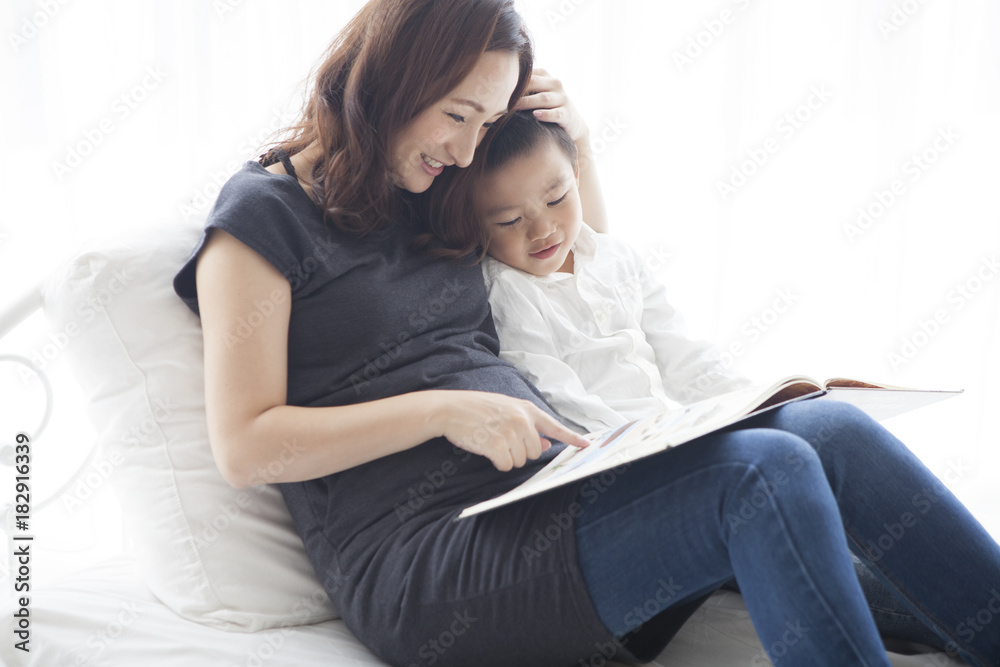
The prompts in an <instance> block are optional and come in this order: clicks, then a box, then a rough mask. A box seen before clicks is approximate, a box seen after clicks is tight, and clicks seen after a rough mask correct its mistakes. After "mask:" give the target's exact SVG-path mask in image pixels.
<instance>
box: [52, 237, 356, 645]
mask: <svg viewBox="0 0 1000 667" xmlns="http://www.w3.org/2000/svg"><path fill="white" fill-rule="evenodd" d="M203 224H204V220H203V219H201V220H197V221H195V222H194V223H193V224H192V223H191V222H185V223H177V222H173V223H172V224H170V225H161V226H158V227H156V228H154V229H150V230H148V231H144V232H143V233H142V234H141V235H140V236H137V237H136V238H132V239H128V240H117V239H116V240H115V241H114V242H112V243H111V244H107V243H105V244H104V245H105V246H106V247H94V248H93V249H90V250H88V251H85V252H82V253H81V254H79V255H77V256H76V257H74V258H73V259H71V260H70V261H68V262H67V263H66V264H64V265H63V266H61V268H60V269H58V270H56V272H55V273H54V274H53V275H52V276H51V277H50V278H49V280H48V281H47V283H46V285H45V314H46V317H47V318H48V320H49V323H50V325H51V327H52V331H53V332H57V333H62V334H65V337H66V339H67V350H68V351H69V354H68V361H69V363H70V366H71V368H72V369H73V373H74V375H75V376H76V379H77V380H78V382H79V383H80V385H81V386H82V388H83V390H84V394H85V395H86V396H87V397H88V406H87V407H88V415H89V417H90V419H91V421H92V422H93V423H94V426H95V428H96V430H97V431H98V434H99V439H100V443H101V447H102V451H101V454H100V459H101V460H102V461H103V463H102V465H103V467H104V469H108V467H109V466H110V467H111V468H112V469H113V472H112V473H111V477H110V480H111V483H112V486H113V488H114V490H115V492H116V494H117V496H118V500H119V502H120V503H121V506H122V511H123V513H124V517H125V522H126V530H127V531H129V534H130V535H131V536H132V537H133V538H134V540H135V543H136V545H137V547H136V548H137V551H138V553H137V556H138V560H139V565H140V569H141V572H142V576H143V579H144V581H145V583H146V585H147V586H148V587H149V588H150V590H151V591H152V592H153V593H154V594H155V595H156V596H157V597H158V598H160V600H162V601H163V602H164V603H165V604H166V605H167V606H168V607H170V608H171V609H173V610H174V611H175V612H177V613H178V614H180V615H181V616H184V617H186V618H189V619H191V620H193V621H198V622H201V623H205V624H207V625H212V626H217V627H222V628H224V629H233V630H240V631H246V632H253V631H256V630H260V629H263V628H272V627H279V626H285V625H302V624H308V623H317V622H320V621H324V620H327V619H331V618H337V617H338V616H339V614H337V611H336V610H335V609H334V607H333V605H332V604H331V602H330V601H329V598H328V597H327V595H326V593H325V591H324V590H323V588H322V586H321V585H320V583H319V581H318V580H317V578H316V575H315V573H314V572H313V569H312V567H311V565H310V564H309V561H308V558H307V557H306V554H305V549H304V548H303V546H302V542H301V540H300V539H299V537H298V535H297V533H296V532H295V528H294V526H293V524H292V519H291V516H290V515H289V513H288V510H287V508H286V507H285V503H284V501H283V499H282V497H281V493H280V492H279V491H278V489H277V487H273V486H257V487H252V488H249V489H243V490H238V489H234V488H232V487H231V486H230V485H229V484H228V483H227V482H226V481H225V480H224V479H223V477H222V475H221V473H220V472H219V470H218V468H217V467H216V465H215V462H214V460H213V458H212V453H211V450H210V448H209V442H208V427H207V425H206V421H205V395H204V364H203V358H202V333H201V324H200V321H199V319H198V316H197V315H195V314H194V313H193V312H191V310H190V309H189V308H188V307H187V306H186V305H184V302H182V301H181V300H180V298H179V297H178V296H177V295H176V293H175V292H174V290H173V283H172V281H173V278H174V275H175V274H176V273H177V271H178V270H179V268H180V266H181V264H183V263H184V261H185V260H186V259H187V257H188V256H189V255H190V253H191V251H192V249H193V248H194V245H195V243H196V242H197V241H198V238H199V236H200V234H201V231H202V226H203Z"/></svg>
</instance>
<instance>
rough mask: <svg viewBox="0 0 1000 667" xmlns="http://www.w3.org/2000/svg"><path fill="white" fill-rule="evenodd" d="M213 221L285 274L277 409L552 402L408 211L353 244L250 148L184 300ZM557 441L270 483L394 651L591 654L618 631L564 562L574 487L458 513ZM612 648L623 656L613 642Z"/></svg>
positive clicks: (467, 658)
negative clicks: (484, 397) (506, 456)
mask: <svg viewBox="0 0 1000 667" xmlns="http://www.w3.org/2000/svg"><path fill="white" fill-rule="evenodd" d="M211 228H219V229H224V230H225V231H227V232H229V233H230V234H232V235H233V236H235V237H236V238H237V239H239V240H240V241H242V242H243V243H245V244H246V245H247V246H249V247H250V248H252V249H254V250H255V251H257V252H258V253H260V254H261V255H262V256H263V257H264V258H265V259H267V260H268V261H269V262H270V263H271V264H273V265H274V266H275V267H276V268H277V269H278V270H279V271H280V272H281V273H282V274H283V275H284V276H285V277H286V278H287V279H288V281H289V283H290V285H291V291H292V311H291V322H290V325H289V339H288V404H289V405H300V406H330V405H345V404H350V403H357V402H362V401H370V400H374V399H378V398H383V397H387V396H393V395H397V394H403V393H406V392H412V391H420V390H423V389H475V390H481V391H489V392H498V393H502V394H507V395H509V396H516V397H521V398H525V399H528V400H530V401H533V402H534V403H536V404H537V405H539V406H542V407H543V408H544V409H546V410H548V409H549V408H548V407H547V406H546V405H545V402H544V400H543V399H542V398H541V396H540V395H539V394H538V392H537V390H536V389H535V388H534V387H533V386H532V385H531V384H530V383H529V382H528V381H527V380H526V379H525V378H524V377H523V376H522V375H521V374H520V373H518V372H517V371H516V370H515V369H514V368H513V367H512V366H510V365H508V364H506V363H505V362H502V361H500V359H499V358H498V357H497V350H498V341H497V334H496V331H495V329H494V326H493V320H492V318H491V315H490V310H489V305H488V302H487V298H486V292H485V287H484V284H483V279H482V274H481V271H480V269H479V267H478V266H472V267H468V268H463V267H459V266H456V265H455V264H453V263H450V262H447V261H443V260H433V259H430V258H428V257H426V256H424V255H422V254H419V253H417V252H415V251H414V250H413V249H412V248H411V246H410V240H411V232H410V231H409V228H408V227H407V226H406V225H404V224H402V223H399V224H395V225H393V226H391V227H389V228H387V229H385V230H382V231H377V232H374V233H372V234H369V235H368V236H366V237H365V238H364V239H361V240H358V239H356V238H353V237H351V236H348V235H346V234H343V233H341V232H338V231H336V230H333V228H331V227H328V226H326V225H325V224H324V223H323V220H322V217H321V215H320V214H319V211H318V209H317V208H316V207H315V206H314V205H313V203H312V202H311V201H310V200H309V198H308V197H307V195H306V194H305V192H304V191H303V190H302V189H301V187H300V186H299V185H298V183H297V182H296V180H295V178H294V177H293V176H291V175H277V174H273V173H271V172H269V171H267V170H266V169H265V168H264V167H263V166H262V165H261V164H259V163H258V162H254V161H250V162H247V163H246V164H245V165H244V166H243V167H242V169H241V170H240V171H239V172H238V173H236V174H235V175H234V176H233V177H232V178H231V179H230V180H229V181H228V182H227V183H226V184H225V186H224V187H223V188H222V191H221V192H220V194H219V197H218V200H217V201H216V203H215V206H214V208H213V209H212V211H211V213H210V215H209V218H208V220H207V222H206V229H205V232H204V233H203V235H202V237H201V239H200V240H199V241H198V244H197V245H196V247H195V248H194V250H193V252H192V254H191V256H190V258H189V259H188V260H187V261H186V263H185V264H184V266H183V267H182V268H181V270H180V271H179V273H178V274H177V275H176V277H175V279H174V289H175V290H176V292H177V294H178V295H179V296H180V297H181V298H182V299H183V300H184V302H185V303H186V304H187V305H188V306H189V307H191V309H192V310H193V311H194V312H195V313H198V302H197V294H196V290H195V271H194V269H195V261H196V258H197V256H198V253H199V252H200V250H201V248H202V247H203V245H204V242H205V239H206V237H207V234H208V230H209V229H211ZM331 446H336V444H335V443H331ZM562 447H563V445H555V446H553V447H552V448H550V449H549V450H548V451H547V452H545V454H543V456H542V457H541V458H540V459H539V460H537V461H534V462H529V464H528V465H526V466H525V467H523V468H521V469H515V470H513V471H511V472H499V471H497V470H496V469H495V468H494V467H493V465H492V464H491V463H490V461H489V460H488V459H486V458H485V457H482V456H478V455H472V454H469V453H467V452H465V451H463V450H460V449H458V448H456V447H454V446H452V445H451V444H450V443H449V442H448V441H447V440H445V439H444V438H437V439H434V440H430V441H428V442H425V443H423V444H421V445H419V446H416V447H413V448H411V449H409V450H407V451H404V452H400V453H398V454H394V455H391V456H387V457H384V458H381V459H378V460H376V461H372V462H370V463H366V464H364V465H360V466H357V467H355V468H352V469H350V470H346V471H344V472H341V473H337V474H333V475H328V476H326V477H322V478H319V479H314V480H310V481H306V482H298V483H289V484H281V485H280V487H281V491H282V493H283V495H284V498H285V501H286V503H287V505H288V508H289V510H290V511H291V514H292V516H293V518H294V520H295V524H296V526H297V529H298V532H299V534H300V535H301V537H302V541H303V543H304V545H305V548H306V551H307V552H308V554H309V558H310V561H311V562H312V564H313V567H314V568H315V570H316V573H317V575H318V576H319V579H320V581H321V582H322V583H323V586H324V588H325V589H326V591H327V593H328V594H329V596H330V598H331V599H332V600H333V602H334V604H335V605H336V606H337V608H338V609H339V610H340V612H341V614H342V615H343V619H344V622H345V623H346V625H347V627H348V628H349V629H350V630H351V631H352V632H353V633H354V634H355V635H356V636H357V637H358V638H359V639H360V640H361V641H362V642H363V643H364V644H365V645H367V646H368V647H369V648H370V649H371V650H372V651H374V652H375V653H376V654H377V655H378V656H379V657H380V658H382V659H383V660H385V661H387V662H389V663H390V664H393V665H405V666H409V665H462V666H473V665H474V666H476V667H489V666H491V665H497V666H501V665H502V666H503V667H511V666H517V667H531V666H536V665H537V666H538V667H560V666H562V665H565V666H567V667H569V666H570V665H574V666H575V665H579V664H585V665H587V664H603V663H604V662H605V660H606V659H607V658H608V657H610V653H611V649H612V648H613V647H614V639H613V638H612V636H611V635H610V634H609V632H608V631H607V630H606V628H605V627H604V625H603V624H602V623H601V621H600V619H599V618H598V617H597V614H596V612H595V611H594V608H593V604H592V602H591V600H590V598H589V596H588V593H587V590H586V587H585V585H584V582H583V578H582V576H581V572H580V569H579V565H578V563H577V558H576V551H575V540H574V531H573V528H572V525H571V522H570V519H569V517H568V513H567V509H568V508H569V506H570V503H572V502H573V500H574V498H575V495H576V492H577V485H575V484H571V485H568V486H565V487H562V488H559V489H555V490H553V491H550V492H548V493H545V494H541V495H539V496H536V497H534V498H532V499H529V500H526V501H522V502H520V503H515V504H513V505H509V506H507V507H503V508H500V509H497V510H494V511H491V512H487V513H485V514H481V515H478V516H475V517H470V518H468V519H462V520H460V521H455V520H454V518H455V516H456V515H457V514H458V512H459V511H460V510H461V509H462V508H463V507H465V506H467V505H470V504H472V503H475V502H478V501H480V500H485V499H487V498H491V497H493V496H495V495H498V494H500V493H502V492H504V491H506V490H508V489H511V488H513V487H514V486H516V485H518V484H519V483H521V482H522V481H523V480H524V479H526V478H527V477H528V476H530V475H531V474H533V473H534V472H535V471H537V470H538V469H539V468H540V467H541V466H543V465H544V464H545V463H546V462H547V461H548V460H549V459H550V458H552V457H553V456H555V455H556V454H557V453H558V452H559V451H560V450H561V449H562ZM248 557H252V554H248ZM247 585H248V586H252V585H253V582H247ZM670 634H672V633H670ZM664 642H665V640H664ZM617 659H619V660H623V661H628V662H632V661H633V659H632V656H631V654H630V653H629V652H628V651H626V650H624V649H621V648H619V649H618V653H617ZM595 660H596V661H597V662H596V663H595V662H594V661H595Z"/></svg>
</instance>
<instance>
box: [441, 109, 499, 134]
mask: <svg viewBox="0 0 1000 667" xmlns="http://www.w3.org/2000/svg"><path fill="white" fill-rule="evenodd" d="M444 113H445V115H446V116H448V117H449V118H451V119H452V120H453V121H455V122H456V123H460V124H461V123H464V122H465V121H466V118H465V116H463V115H462V114H460V113H451V112H450V111H445V112H444ZM495 124H496V121H492V120H488V121H486V122H485V123H483V125H482V127H481V128H479V129H480V130H489V129H490V128H491V127H493V126H494V125H495Z"/></svg>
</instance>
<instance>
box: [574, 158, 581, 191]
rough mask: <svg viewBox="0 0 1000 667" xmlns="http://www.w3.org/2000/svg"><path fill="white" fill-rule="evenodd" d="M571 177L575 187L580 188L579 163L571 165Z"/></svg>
mask: <svg viewBox="0 0 1000 667" xmlns="http://www.w3.org/2000/svg"><path fill="white" fill-rule="evenodd" d="M573 176H574V177H575V178H576V187H580V161H579V160H577V161H576V162H574V163H573Z"/></svg>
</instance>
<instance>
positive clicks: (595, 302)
mask: <svg viewBox="0 0 1000 667" xmlns="http://www.w3.org/2000/svg"><path fill="white" fill-rule="evenodd" d="M484 143H485V142H484ZM484 149H485V156H481V155H477V158H476V159H477V160H481V165H482V167H481V169H480V170H478V171H474V170H470V169H462V170H460V171H461V172H468V173H465V174H456V175H455V178H453V179H452V181H451V182H450V183H449V186H448V189H447V191H446V195H445V198H444V201H442V202H441V203H440V206H439V208H438V210H437V215H439V216H440V215H442V214H444V215H446V216H447V214H448V212H451V215H450V218H448V217H446V219H444V220H442V221H441V227H442V229H440V230H438V235H439V236H441V237H442V238H443V239H444V240H445V242H446V243H447V244H449V245H451V246H452V247H455V246H456V245H461V244H462V243H463V240H464V241H465V243H466V245H468V239H469V238H478V239H479V243H480V245H481V246H482V249H483V250H485V252H486V253H487V254H488V256H487V257H484V259H483V263H482V266H483V274H484V276H485V278H486V286H487V289H488V291H489V300H490V305H491V307H492V310H493V318H494V321H495V323H496V327H497V331H498V333H499V337H500V350H501V351H500V356H501V357H502V358H504V359H506V360H507V361H509V362H510V363H512V364H513V365H514V366H516V367H517V368H518V370H520V371H521V372H522V373H523V374H524V375H525V376H526V377H527V378H528V379H529V380H531V381H532V382H533V383H534V384H535V386H537V387H538V389H539V390H540V391H541V392H542V394H543V395H544V396H545V398H546V400H547V401H548V402H549V404H550V405H551V406H552V408H553V409H554V410H555V411H556V413H557V414H559V415H560V416H562V417H563V418H564V419H565V420H566V421H567V423H568V424H569V425H571V426H575V427H577V428H579V429H581V430H583V431H586V432H589V431H596V430H599V429H603V428H606V427H609V426H615V425H619V424H623V423H625V422H627V421H630V420H632V419H637V418H639V417H643V416H647V415H649V414H651V413H653V412H655V411H657V410H662V409H663V408H666V407H671V406H675V405H676V404H677V403H682V404H685V403H690V402H693V401H696V400H699V399H702V398H706V397H709V396H714V395H717V394H721V393H725V392H727V391H732V390H735V389H740V388H743V387H746V386H747V385H748V384H749V381H748V380H746V379H745V378H742V377H738V376H736V375H734V374H733V373H731V372H729V371H728V370H727V369H726V368H725V367H724V365H723V364H722V362H721V359H720V357H719V355H718V354H717V352H716V351H715V350H714V348H713V347H712V346H711V344H709V343H707V342H705V341H698V340H694V339H691V338H689V337H688V336H687V335H686V333H685V331H684V323H683V321H682V319H681V317H680V315H678V314H677V312H676V311H675V310H674V309H673V308H672V307H671V306H670V304H669V303H668V302H667V299H666V296H665V290H664V288H663V286H662V285H661V284H659V283H658V282H656V281H655V280H654V279H653V278H652V276H651V275H650V274H649V271H648V270H647V268H646V267H645V266H644V263H643V261H642V258H641V257H640V256H639V255H638V253H636V252H635V251H634V250H633V249H632V248H631V247H630V246H629V245H628V244H626V243H625V242H623V241H621V240H620V239H617V238H615V237H614V236H610V235H605V234H597V233H596V232H594V231H593V230H592V229H590V227H588V226H587V225H586V224H584V222H583V219H582V211H581V204H580V195H579V192H578V191H577V186H578V176H579V167H578V164H577V155H576V146H575V145H574V143H573V141H572V140H571V139H570V138H569V136H568V135H567V134H566V132H565V131H564V130H563V129H562V128H561V127H560V126H559V125H556V124H550V123H542V122H540V121H538V120H537V119H535V118H534V116H532V115H531V113H530V112H520V113H517V114H514V115H513V117H511V118H510V119H509V120H507V121H506V122H505V123H504V125H503V127H502V128H500V129H499V131H498V132H497V133H496V134H495V135H494V136H493V138H492V141H491V142H490V144H489V145H488V147H484ZM477 231H478V234H477V233H476V232H477Z"/></svg>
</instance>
